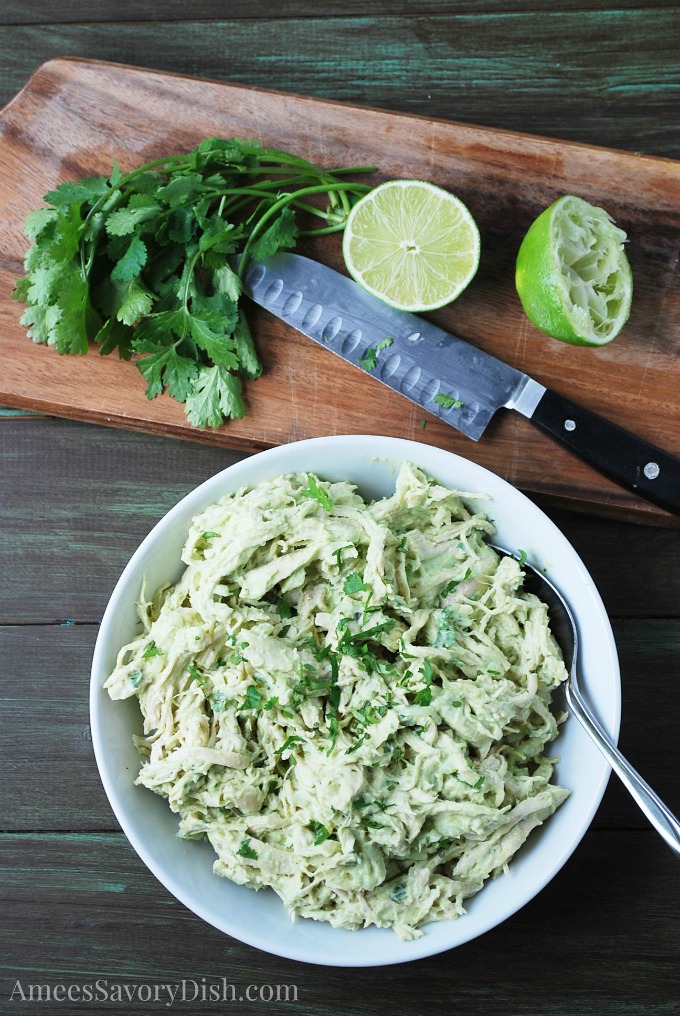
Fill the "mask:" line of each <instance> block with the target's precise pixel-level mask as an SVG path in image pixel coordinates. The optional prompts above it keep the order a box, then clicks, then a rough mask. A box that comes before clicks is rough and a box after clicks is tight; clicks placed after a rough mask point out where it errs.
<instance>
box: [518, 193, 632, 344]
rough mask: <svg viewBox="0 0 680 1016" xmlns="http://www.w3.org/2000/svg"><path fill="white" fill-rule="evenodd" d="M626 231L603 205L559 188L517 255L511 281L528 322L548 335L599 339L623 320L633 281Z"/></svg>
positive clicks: (603, 341) (603, 340) (604, 338)
mask: <svg viewBox="0 0 680 1016" xmlns="http://www.w3.org/2000/svg"><path fill="white" fill-rule="evenodd" d="M626 239H627V237H626V234H625V232H624V231H623V230H622V229H620V228H619V227H618V226H616V224H615V223H614V221H613V219H612V218H611V216H610V215H609V214H608V213H607V212H606V211H605V210H604V209H603V208H598V207H596V206H594V205H591V204H589V203H588V202H587V201H585V200H584V199H583V198H579V197H575V196H574V195H564V196H563V197H561V198H559V199H558V200H557V201H556V202H554V203H553V204H552V205H550V207H549V208H547V209H546V210H545V211H544V212H543V213H542V214H541V215H539V216H538V218H537V219H536V220H535V222H534V223H533V224H532V226H531V227H530V229H529V231H528V232H527V234H526V236H525V238H524V240H523V241H522V245H521V247H520V250H519V253H518V256H517V271H516V277H515V281H516V287H517V292H518V294H519V297H520V300H521V302H522V305H523V307H524V310H525V312H526V314H527V316H528V317H529V319H530V321H531V322H532V323H533V324H534V325H535V326H536V327H537V328H539V329H540V330H541V331H542V332H545V333H546V334H547V335H551V336H552V337H553V338H556V339H561V340H562V341H564V342H571V343H574V344H578V345H590V346H602V345H605V344H607V343H608V342H611V341H612V339H614V338H616V336H617V335H618V334H619V333H620V331H621V329H622V328H623V326H624V325H625V323H626V321H627V320H628V317H629V314H630V306H631V300H632V293H633V280H632V273H631V270H630V265H629V263H628V258H627V257H626V253H625V249H624V244H625V242H626Z"/></svg>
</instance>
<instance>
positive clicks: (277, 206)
mask: <svg viewBox="0 0 680 1016" xmlns="http://www.w3.org/2000/svg"><path fill="white" fill-rule="evenodd" d="M351 189H352V190H354V191H356V192H357V193H365V192H366V191H368V190H370V189H371V188H370V185H369V184H363V185H362V184H352V187H351ZM346 190H347V184H344V183H341V182H338V183H327V184H317V185H315V186H312V187H302V188H301V189H300V190H297V191H294V192H293V193H292V194H284V195H282V196H281V197H280V198H279V199H278V201H275V202H274V204H273V205H271V206H270V208H268V209H267V211H266V212H264V213H263V214H262V215H261V216H260V218H259V219H258V220H257V222H256V224H255V226H254V227H253V229H252V230H251V233H250V236H249V237H248V239H247V241H246V244H245V246H244V248H243V253H242V256H241V260H240V261H239V266H238V274H239V277H240V278H243V276H244V273H245V270H246V268H247V266H248V261H249V259H250V250H251V248H252V246H253V244H254V243H255V241H256V240H257V238H258V236H259V235H260V234H261V233H262V232H263V230H264V227H265V226H266V225H267V223H268V222H269V221H270V220H271V219H273V218H274V216H275V215H276V214H277V212H280V211H281V210H282V209H283V208H285V207H286V206H287V205H290V204H291V203H292V202H295V201H297V200H298V199H299V198H303V197H307V196H309V195H311V194H325V193H328V194H329V195H330V194H332V193H333V192H337V193H342V192H344V191H346Z"/></svg>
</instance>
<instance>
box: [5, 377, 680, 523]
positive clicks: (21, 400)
mask: <svg viewBox="0 0 680 1016" xmlns="http://www.w3.org/2000/svg"><path fill="white" fill-rule="evenodd" d="M0 402H2V404H3V406H7V407H8V408H11V409H21V410H29V411H30V412H31V413H33V414H34V417H37V418H41V417H43V418H47V417H56V418H57V419H62V420H72V421H74V422H76V423H86V424H92V425H95V426H104V427H111V428H113V429H116V428H120V429H123V430H130V431H133V432H135V433H139V434H152V435H154V436H155V437H163V438H169V439H171V440H179V441H187V442H190V443H194V444H202V445H209V446H211V447H213V448H224V449H228V450H229V451H236V452H243V453H245V454H256V453H257V452H260V451H265V450H266V449H268V448H273V447H276V445H277V444H289V443H292V441H297V440H304V439H306V438H314V437H320V436H323V435H318V434H301V435H300V436H299V437H296V438H289V439H286V440H284V441H282V442H279V441H277V440H271V441H266V440H256V439H253V438H244V437H241V436H240V435H236V434H231V435H230V434H229V433H228V424H227V425H225V428H224V429H222V428H220V429H219V430H217V431H201V430H196V431H195V432H193V431H187V430H186V429H185V428H184V427H183V426H179V425H178V426H173V425H172V424H171V423H167V422H164V421H153V420H141V419H139V420H138V419H135V418H134V417H129V416H125V415H123V414H116V413H108V414H106V416H102V415H101V414H99V413H96V412H88V411H87V410H82V409H78V408H77V407H71V406H69V407H55V406H54V404H53V403H49V402H48V401H44V403H43V402H42V401H41V400H37V399H33V398H30V399H29V398H26V397H22V396H20V395H19V396H18V395H15V394H11V393H10V394H4V393H2V392H0ZM335 436H337V435H335ZM455 454H459V453H455ZM487 468H488V467H487ZM508 482H511V481H508ZM512 485H513V486H515V487H517V489H518V490H521V491H522V493H524V494H526V495H527V497H529V498H531V499H532V500H536V501H539V502H541V503H542V504H544V505H547V506H551V507H554V508H556V509H563V510H567V511H573V512H577V513H580V514H584V515H590V516H596V517H600V518H605V519H608V520H611V521H615V522H631V523H635V524H637V525H648V526H654V527H656V528H662V529H675V528H678V527H680V517H677V518H676V517H675V516H674V515H671V514H669V513H668V512H665V511H663V510H662V509H661V508H657V507H656V506H655V505H653V504H651V503H650V502H647V501H644V500H642V499H635V500H633V501H632V502H631V503H630V504H628V503H626V502H624V501H615V500H613V499H612V497H610V496H609V495H607V494H605V493H598V492H595V493H593V492H591V493H589V494H588V496H587V497H586V496H583V497H577V496H574V495H570V494H561V493H559V491H558V490H552V491H551V490H546V489H545V488H538V487H533V486H532V485H531V484H527V483H523V484H516V483H515V484H512Z"/></svg>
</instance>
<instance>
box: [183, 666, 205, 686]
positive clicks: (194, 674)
mask: <svg viewBox="0 0 680 1016" xmlns="http://www.w3.org/2000/svg"><path fill="white" fill-rule="evenodd" d="M187 672H188V673H189V676H190V677H191V679H192V681H198V683H199V684H200V685H202V687H204V688H205V677H204V676H203V674H202V673H201V672H200V670H197V669H196V667H195V666H194V665H193V663H190V664H189V666H188V667H187Z"/></svg>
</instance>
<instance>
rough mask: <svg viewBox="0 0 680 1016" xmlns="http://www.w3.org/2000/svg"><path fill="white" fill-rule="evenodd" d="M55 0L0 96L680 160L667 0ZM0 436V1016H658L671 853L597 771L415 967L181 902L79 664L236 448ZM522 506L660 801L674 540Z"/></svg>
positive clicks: (668, 795)
mask: <svg viewBox="0 0 680 1016" xmlns="http://www.w3.org/2000/svg"><path fill="white" fill-rule="evenodd" d="M55 8H56V5H54V4H52V3H48V2H47V0H39V2H33V3H31V4H30V5H28V4H26V3H24V2H23V0H5V2H4V3H3V4H2V5H1V6H0V22H1V30H0V103H4V102H6V101H7V100H9V99H10V98H11V97H12V96H13V95H14V94H15V93H16V92H17V91H18V90H19V89H20V88H21V87H22V85H23V84H24V83H25V81H26V79H27V78H28V77H29V75H30V74H31V72H32V71H33V70H34V69H35V68H36V67H37V66H38V64H40V63H42V62H43V61H44V60H47V59H48V58H50V57H54V56H66V55H74V56H83V57H92V58H98V59H104V60H113V61H118V62H124V63H130V64H138V65H142V66H147V67H153V68H158V69H162V70H169V71H179V72H184V73H188V74H192V75H198V76H204V77H212V78H216V79H221V80H225V81H232V82H242V83H247V84H252V85H257V86H262V87H269V88H277V89H281V90H284V91H295V92H301V93H308V94H314V95H319V96H322V97H328V98H335V99H340V100H347V101H351V102H353V103H365V104H369V105H372V106H382V107H385V108H393V109H398V110H404V111H407V112H413V113H418V114H424V115H432V116H438V117H445V118H455V119H457V120H465V121H469V122H473V123H478V124H487V125H490V126H495V127H507V128H511V129H515V130H521V131H525V132H531V133H537V134H545V135H550V136H555V137H561V138H566V139H573V140H577V141H583V142H591V143H595V144H604V145H608V146H612V147H619V148H624V149H628V150H634V151H643V152H646V153H649V154H652V155H662V156H670V157H673V158H680V130H679V127H680V124H679V123H678V108H679V107H678V95H679V94H680V31H679V27H680V25H679V16H678V13H677V10H676V5H675V4H673V3H665V2H657V3H656V4H654V5H653V6H647V5H645V4H642V3H635V2H633V0H621V2H620V3H618V4H616V5H614V4H611V3H607V2H605V0H591V2H590V3H589V4H587V5H584V4H582V3H580V2H576V0H559V2H558V3H550V2H549V0H542V2H541V0H524V2H522V3H519V2H517V3H513V2H512V0H500V2H493V3H492V2H490V0H486V2H484V0H468V2H465V3H446V2H444V0H431V2H421V3H417V2H416V0H393V2H391V3H387V2H381V0H375V2H374V3H373V4H372V5H371V6H370V12H368V10H367V5H366V4H364V3H363V2H362V0H343V2H342V3H340V2H338V0H320V2H319V3H317V4H316V5H314V7H313V10H312V12H311V13H310V12H309V8H308V5H307V4H306V3H302V2H301V0H281V2H280V3H279V4H277V5H273V4H268V3H266V2H264V0H248V2H246V0H233V2H231V3H219V2H218V0H195V2H194V3H193V4H192V5H191V8H190V9H191V18H192V20H191V21H189V20H186V18H187V11H188V9H189V5H186V4H184V3H181V2H179V0H167V2H166V3H165V4H163V5H162V9H161V7H160V6H159V5H155V4H151V3H149V2H134V0H118V2H117V3H112V2H109V0H101V2H99V3H95V4H85V3H84V2H83V0H63V2H62V3H61V4H60V5H59V8H60V13H59V15H57V14H56V13H55ZM0 369H2V368H1V365H0ZM678 397H679V398H680V395H679V396H678ZM0 435H1V438H0V469H1V472H0V476H1V496H2V511H1V513H0V532H1V533H2V536H1V539H0V567H1V574H2V579H3V581H2V584H1V585H0V658H1V661H2V664H1V671H0V682H1V686H2V705H1V710H0V739H1V740H0V764H1V765H2V805H3V807H2V824H1V826H0V828H1V830H2V832H1V833H0V871H1V884H0V894H1V897H2V904H1V909H0V915H1V919H0V939H1V941H2V953H1V956H0V963H1V965H2V978H3V979H2V983H1V985H0V1012H1V1013H10V1012H18V1013H22V1012H36V1013H37V1012H50V1013H52V1012H54V1013H57V1012H73V1013H81V1012H99V1011H100V1010H104V1009H118V1010H119V1011H122V1012H131V1013H132V1012H135V1013H136V1012H139V1013H147V1012H149V1013H150V1012H161V1011H167V1009H168V1008H169V1006H168V1004H167V1003H168V1000H169V995H168V994H167V993H166V992H164V989H163V988H162V986H163V985H165V984H172V985H180V986H181V985H182V982H184V989H183V991H181V992H180V994H179V995H178V996H176V998H175V1001H174V1003H173V1005H172V1008H173V1009H175V1008H176V1009H178V1010H181V1011H184V1012H190V1013H202V1012H215V1011H218V1009H219V1008H220V1006H219V1005H216V1004H215V1003H211V1002H209V1001H205V1002H201V998H202V997H204V996H205V997H206V998H210V997H211V996H210V989H211V988H214V989H215V990H216V991H222V992H223V997H224V1000H223V1002H222V1003H221V1008H222V1009H225V1010H226V1011H228V1012H234V1013H243V1014H246V1013H250V1012H258V1011H262V1012H273V1013H279V1012H281V1013H283V1012H297V1013H300V1014H303V1013H304V1014H324V1013H339V1014H347V1016H349V1014H352V1016H366V1014H372V1013H383V1012H395V1013H400V1014H414V1016H415V1014H418V1016H421V1014H425V1013H427V1014H439V1013H441V1014H445V1013H446V1014H448V1013H456V1012H461V1013H463V1012H465V1013H470V1014H476V1013H480V1014H481V1013H485V1014H490V1016H493V1014H498V1016H508V1014H518V1016H519V1014H541V1016H548V1014H551V1016H552V1014H554V1016H558V1014H559V1016H571V1014H577V1013H583V1014H603V1016H604V1014H611V1013H620V1014H622V1016H624V1014H626V1016H633V1014H635V1016H638V1014H644V1016H648V1014H659V1016H661V1014H664V1016H666V1014H672V1013H680V1001H679V999H680V970H679V966H678V963H679V960H680V925H679V922H678V916H677V915H678V904H679V902H680V899H679V890H680V865H679V863H678V861H677V858H675V857H674V856H673V855H672V854H671V852H670V851H669V850H668V848H667V847H666V846H665V845H664V844H663V843H662V841H661V840H660V839H659V838H658V836H657V835H656V834H655V833H654V832H652V831H651V829H650V828H649V827H648V826H647V824H646V822H645V820H644V819H643V817H642V816H641V814H640V813H639V812H638V811H637V810H636V808H635V806H634V805H633V803H632V802H631V800H630V799H629V798H628V796H627V795H626V794H625V792H624V791H623V790H622V788H621V787H620V786H619V785H618V784H617V783H616V782H615V781H612V782H611V783H610V785H609V787H608V789H607V792H606V795H605V798H604V801H603V803H602V805H601V807H600V809H599V812H598V814H597V816H596V819H595V821H594V823H593V826H592V828H591V829H590V831H589V832H588V834H587V835H586V837H585V839H584V840H583V842H582V844H581V845H580V846H579V848H578V849H577V851H576V852H575V854H574V855H573V857H572V858H571V860H570V861H569V862H568V863H567V865H566V866H565V868H564V869H563V870H562V871H561V872H560V873H559V874H558V876H557V877H556V878H555V879H554V880H553V881H552V882H551V883H550V884H549V886H548V887H547V888H546V889H545V890H544V891H543V892H542V893H541V894H540V895H539V896H538V897H537V898H536V899H535V900H533V901H532V902H531V903H530V904H529V905H528V906H527V907H526V908H524V909H523V910H522V911H521V912H520V913H518V914H517V915H515V916H514V917H512V918H511V919H509V920H508V921H506V922H505V923H504V924H503V925H501V926H500V927H498V928H496V929H495V930H493V931H491V932H490V933H488V934H487V935H485V936H484V937H483V938H482V939H478V940H476V941H473V942H471V943H469V944H467V945H465V946H462V947H460V948H458V949H456V950H455V951H453V952H450V953H447V954H443V955H440V956H437V957H434V958H432V959H429V960H422V961H418V962H416V963H412V964H408V965H401V966H394V967H388V968H383V969H378V970H359V971H348V970H344V969H340V968H317V967H309V966H305V965H303V964H300V963H295V962H290V961H286V960H282V959H278V958H276V957H271V956H268V955H266V954H264V953H261V952H258V951H257V950H255V949H252V948H250V947H248V946H244V945H241V944H240V943H238V942H236V941H233V940H231V939H229V938H227V937H225V936H223V935H221V934H220V933H218V932H217V931H215V930H214V929H212V928H210V927H208V926H207V925H205V924H203V923H202V922H201V921H199V920H198V919H197V918H196V917H194V916H193V915H192V914H191V913H190V912H188V911H187V910H186V909H184V907H182V906H181V905H180V904H179V903H177V902H176V901H175V900H174V899H173V898H172V897H171V896H170V895H169V894H168V893H167V892H166V891H165V890H164V889H163V888H162V887H161V886H160V885H159V884H158V883H157V882H156V880H155V879H154V878H153V876H152V875H151V874H150V873H149V872H148V871H147V870H146V868H145V867H144V866H143V864H142V863H141V861H140V860H139V859H138V857H137V856H136V854H135V853H134V851H133V850H132V848H131V847H130V846H129V844H128V843H127V840H126V839H125V837H124V836H123V834H122V833H121V832H120V830H119V829H118V827H117V825H116V822H115V820H114V818H113V815H112V812H111V810H110V807H109V805H108V802H107V800H106V798H105V796H104V793H103V790H102V787H101V784H100V781H99V776H98V773H97V770H96V766H95V762H94V757H93V753H92V746H91V740H90V733H89V728H88V705H87V702H88V675H89V667H90V660H91V654H92V649H93V645H94V641H95V638H96V635H97V625H98V621H99V619H100V618H101V615H102V612H103V610H104V607H105V604H106V601H107V599H108V596H109V594H110V592H111V589H112V587H113V585H114V582H115V581H116V579H117V577H118V575H119V574H120V572H121V570H122V568H123V566H124V565H125V563H126V561H127V560H128V558H129V556H130V555H131V553H132V552H133V550H134V549H135V547H136V546H137V544H138V543H139V541H140V539H141V538H142V537H143V536H144V535H145V534H146V533H147V532H148V530H149V529H150V528H151V526H152V525H153V524H154V523H155V522H156V520H157V519H159V518H160V517H161V516H162V515H163V514H164V513H165V511H166V510H167V509H168V508H169V507H170V506H171V505H172V504H174V503H175V502H176V501H177V500H178V499H179V498H180V497H181V496H182V495H183V494H185V493H186V492H187V491H188V490H189V489H191V488H192V487H193V486H194V485H196V484H197V483H199V482H200V481H202V480H203V479H205V478H207V477H208V476H210V475H211V474H213V473H214V472H216V471H218V470H219V469H222V468H224V467H225V466H226V465H228V464H229V463H231V462H233V461H236V459H237V458H238V457H239V456H238V455H237V454H236V453H233V452H229V451H225V450H220V449H217V448H212V447H207V446H200V445H195V444H190V443H188V442H181V441H177V440H170V439H166V438H162V437H150V436H144V435H142V434H135V433H130V432H124V431H119V430H110V429H105V428H98V427H94V426H90V425H86V424H78V423H73V422H68V421H64V420H58V419H51V418H47V417H42V416H26V415H17V414H14V413H9V412H7V413H5V414H4V415H3V417H2V419H1V420H0ZM544 507H545V508H546V510H547V512H548V514H549V515H551V517H552V518H553V519H554V520H555V521H556V522H557V523H558V524H559V525H560V526H561V527H562V529H563V530H564V532H565V533H566V535H567V537H568V538H569V539H570V540H571V542H572V543H573V545H574V546H575V548H576V549H577V551H578V552H579V554H580V555H581V556H582V557H583V559H584V561H585V563H586V565H587V566H588V568H589V569H590V570H591V572H592V574H593V576H594V578H595V581H596V583H597V584H598V586H599V588H600V591H601V593H602V596H603V599H604V601H605V605H606V607H607V609H608V611H609V614H610V616H611V618H612V622H613V627H614V633H615V636H616V640H617V644H618V648H619V653H620V659H621V669H622V684H623V725H622V735H621V746H622V748H623V749H624V751H625V752H626V753H627V755H628V756H629V757H630V759H631V760H632V761H633V763H634V764H636V765H637V766H638V767H639V768H640V769H641V770H643V772H644V774H645V775H646V777H647V778H648V779H649V781H650V782H651V783H652V784H653V785H654V786H655V788H656V789H657V790H658V792H659V793H660V794H661V796H662V797H663V798H664V799H665V800H666V801H667V802H668V803H669V805H670V806H671V807H672V808H673V809H674V810H675V811H676V812H677V811H680V775H679V770H678V765H677V757H678V733H677V731H678V728H679V726H680V704H679V703H680V696H679V694H678V678H679V677H680V667H679V665H678V660H679V659H680V610H679V604H680V595H679V594H680V529H677V528H676V529H666V528H663V527H648V526H642V525H633V524H628V523H624V522H613V521H607V520H604V519H601V518H596V517H594V516H590V515H588V514H579V515H577V514H574V513H571V512H569V511H567V510H565V509H556V508H554V507H550V506H548V505H546V506H544ZM225 985H227V988H226V989H225V987H224V986H225ZM31 986H32V988H31ZM284 986H287V987H284ZM69 988H70V1000H69V997H68V994H69ZM88 988H89V992H90V994H91V995H92V996H93V997H92V998H91V999H88V997H87V993H88ZM38 989H39V990H38ZM31 991H32V994H31ZM129 996H131V997H129ZM31 998H32V1000H31ZM48 998H49V1000H48ZM239 999H240V1001H239Z"/></svg>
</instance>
